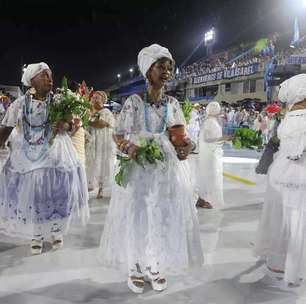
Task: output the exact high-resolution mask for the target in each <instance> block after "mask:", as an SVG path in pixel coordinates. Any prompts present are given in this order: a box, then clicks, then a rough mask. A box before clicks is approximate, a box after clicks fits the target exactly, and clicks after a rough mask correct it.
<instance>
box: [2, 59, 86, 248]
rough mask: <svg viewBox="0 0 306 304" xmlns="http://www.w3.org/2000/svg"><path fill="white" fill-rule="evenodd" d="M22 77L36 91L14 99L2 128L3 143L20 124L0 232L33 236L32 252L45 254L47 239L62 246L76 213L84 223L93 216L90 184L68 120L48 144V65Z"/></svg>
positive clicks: (7, 169)
mask: <svg viewBox="0 0 306 304" xmlns="http://www.w3.org/2000/svg"><path fill="white" fill-rule="evenodd" d="M22 81H23V83H24V84H25V85H26V86H32V87H33V88H34V91H33V90H29V91H28V92H27V93H26V95H25V96H22V97H20V98H19V99H17V100H16V101H15V102H14V103H12V105H11V106H10V108H9V109H8V111H7V113H6V116H5V117H4V119H3V122H2V123H3V126H4V127H3V128H1V129H0V144H1V143H4V142H5V140H6V139H7V138H8V136H9V135H10V133H11V132H12V130H13V128H14V127H15V126H16V125H18V126H19V127H18V129H16V135H15V136H14V137H13V139H12V147H13V148H12V151H11V153H10V156H9V158H8V160H7V161H6V163H5V165H4V167H3V169H2V171H1V173H0V232H1V233H5V234H8V235H11V236H14V237H20V238H24V239H30V240H32V244H31V249H32V253H33V254H40V253H41V252H42V249H43V241H44V240H45V239H46V238H51V241H52V244H53V248H54V249H58V248H60V247H61V246H62V245H63V237H62V235H63V234H65V233H67V231H68V229H69V226H70V224H71V221H72V219H73V216H74V215H76V216H78V217H79V218H81V222H82V223H84V224H85V223H86V221H87V220H88V218H89V209H88V193H87V182H86V175H85V171H84V168H83V166H82V165H81V163H80V161H79V160H78V157H77V154H76V151H75V149H74V147H73V145H72V142H71V139H70V137H69V136H68V135H67V133H66V132H65V130H67V129H68V127H69V125H68V124H59V125H57V126H55V127H56V128H57V129H58V130H59V134H58V135H57V136H56V137H55V140H54V142H53V144H52V146H50V145H49V141H50V137H51V127H52V126H51V125H50V123H49V121H48V105H49V104H50V103H51V102H53V98H52V94H51V89H52V85H53V80H52V73H51V70H50V69H49V67H48V65H47V64H45V63H38V64H31V65H29V66H28V67H27V69H26V71H25V72H24V75H23V79H22Z"/></svg>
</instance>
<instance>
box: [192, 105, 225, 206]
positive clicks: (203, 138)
mask: <svg viewBox="0 0 306 304" xmlns="http://www.w3.org/2000/svg"><path fill="white" fill-rule="evenodd" d="M220 114H221V107H220V104H219V103H218V102H215V101H213V102H211V103H209V104H208V106H207V108H206V115H207V117H206V119H205V120H204V122H203V124H202V126H201V131H200V140H199V151H200V152H199V167H198V182H197V184H198V191H199V199H198V201H197V207H200V208H206V209H212V208H213V206H214V207H222V206H223V205H224V199H223V164H222V156H223V149H222V145H223V140H224V139H225V138H223V137H222V127H221V125H220V123H219V120H218V117H219V116H220Z"/></svg>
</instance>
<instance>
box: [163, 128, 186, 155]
mask: <svg viewBox="0 0 306 304" xmlns="http://www.w3.org/2000/svg"><path fill="white" fill-rule="evenodd" d="M168 133H169V138H170V141H171V143H172V144H173V146H174V147H176V148H177V147H185V146H187V144H186V141H185V139H186V132H185V126H184V125H174V126H172V127H170V128H168ZM178 158H179V159H180V160H185V159H187V156H184V157H182V156H179V155H178Z"/></svg>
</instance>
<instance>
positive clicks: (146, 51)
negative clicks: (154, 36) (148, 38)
mask: <svg viewBox="0 0 306 304" xmlns="http://www.w3.org/2000/svg"><path fill="white" fill-rule="evenodd" d="M163 57H166V58H168V59H170V60H172V61H173V58H172V55H171V54H170V52H169V50H168V49H167V48H165V47H162V46H160V45H159V44H152V45H150V46H148V47H145V48H143V49H142V50H141V51H140V52H139V54H138V66H139V70H140V72H141V73H142V75H143V76H144V77H145V78H146V77H147V76H146V74H147V72H148V70H149V69H150V67H151V66H152V64H153V63H155V62H156V61H157V60H158V59H161V58H163Z"/></svg>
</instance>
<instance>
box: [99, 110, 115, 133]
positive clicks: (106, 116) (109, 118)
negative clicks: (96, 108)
mask: <svg viewBox="0 0 306 304" xmlns="http://www.w3.org/2000/svg"><path fill="white" fill-rule="evenodd" d="M101 118H102V119H103V120H104V121H106V122H107V123H108V124H109V125H110V126H111V127H112V128H113V127H114V125H115V118H114V115H113V113H112V112H111V111H110V110H108V109H103V110H102V115H101Z"/></svg>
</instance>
